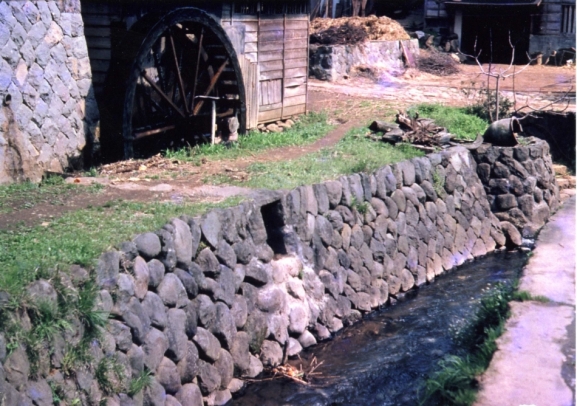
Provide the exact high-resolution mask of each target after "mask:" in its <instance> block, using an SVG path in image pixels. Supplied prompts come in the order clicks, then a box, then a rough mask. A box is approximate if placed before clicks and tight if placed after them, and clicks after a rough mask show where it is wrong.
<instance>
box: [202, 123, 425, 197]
mask: <svg viewBox="0 0 577 406" xmlns="http://www.w3.org/2000/svg"><path fill="white" fill-rule="evenodd" d="M365 132H366V128H364V127H363V128H356V129H353V130H351V131H350V132H349V133H348V134H347V135H346V136H345V137H344V138H343V139H342V140H341V141H340V142H339V143H338V144H337V145H335V146H334V147H331V148H325V149H322V150H321V151H319V152H317V153H313V154H307V155H305V156H303V157H301V158H298V159H294V160H291V161H285V162H274V163H255V164H253V165H251V166H250V167H249V168H248V172H249V175H250V178H249V179H248V180H247V181H242V182H239V181H234V180H232V179H230V178H228V177H226V176H222V177H220V178H216V179H210V181H211V182H213V183H234V184H238V185H242V186H248V187H253V188H267V189H292V188H295V187H298V186H301V185H308V184H313V183H318V182H322V181H325V180H329V179H335V178H337V177H338V176H340V175H347V174H351V173H357V172H370V171H373V170H375V169H377V168H380V167H381V166H384V165H387V164H391V163H394V162H399V161H402V160H405V159H410V158H414V157H417V156H423V152H421V151H419V150H417V149H415V148H413V147H411V146H409V145H399V146H396V147H394V146H391V145H389V144H386V143H380V142H374V141H372V140H370V139H368V138H365V137H364V134H365Z"/></svg>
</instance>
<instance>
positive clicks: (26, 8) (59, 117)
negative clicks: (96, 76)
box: [0, 0, 98, 184]
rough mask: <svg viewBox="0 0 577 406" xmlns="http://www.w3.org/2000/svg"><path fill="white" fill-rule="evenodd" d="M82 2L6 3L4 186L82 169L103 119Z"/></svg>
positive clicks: (1, 124)
mask: <svg viewBox="0 0 577 406" xmlns="http://www.w3.org/2000/svg"><path fill="white" fill-rule="evenodd" d="M83 27H84V25H83V22H82V17H81V15H80V0H66V1H64V0H61V1H52V0H50V1H40V0H38V1H36V0H34V1H24V0H14V1H2V2H0V98H1V100H0V103H1V105H0V184H2V183H9V182H14V181H23V180H31V181H39V180H40V179H41V178H42V175H43V174H44V173H45V172H46V171H53V172H62V171H63V170H64V169H65V168H68V167H70V166H76V167H78V166H79V165H80V164H81V161H82V154H83V151H84V149H85V147H86V143H87V142H90V140H92V139H93V133H92V132H93V131H94V128H95V125H96V122H97V120H98V109H97V105H96V100H95V99H94V95H93V93H92V81H91V79H92V74H91V71H90V61H89V59H88V50H87V47H86V41H85V40H84V28H83Z"/></svg>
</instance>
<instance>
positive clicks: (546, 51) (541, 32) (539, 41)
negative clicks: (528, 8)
mask: <svg viewBox="0 0 577 406" xmlns="http://www.w3.org/2000/svg"><path fill="white" fill-rule="evenodd" d="M563 6H572V7H573V15H572V16H571V15H565V14H563ZM574 10H575V2H574V1H573V2H571V1H567V0H544V2H543V5H542V13H541V16H540V18H539V20H538V23H537V26H536V27H533V28H534V32H535V34H534V35H531V38H530V45H529V52H530V53H537V52H541V53H543V55H545V56H548V55H550V54H551V52H552V51H554V50H558V49H561V48H571V47H575V14H574ZM571 17H572V20H573V21H572V24H571V23H569V20H570V19H571ZM563 20H565V24H563ZM568 23H569V26H571V25H572V27H573V29H572V30H571V29H567V28H568V27H567V24H568ZM562 31H566V32H562Z"/></svg>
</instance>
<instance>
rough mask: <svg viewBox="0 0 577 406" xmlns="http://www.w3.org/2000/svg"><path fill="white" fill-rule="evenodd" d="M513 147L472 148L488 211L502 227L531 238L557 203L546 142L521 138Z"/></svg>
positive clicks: (485, 145) (557, 196) (556, 191)
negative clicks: (487, 200)
mask: <svg viewBox="0 0 577 406" xmlns="http://www.w3.org/2000/svg"><path fill="white" fill-rule="evenodd" d="M523 140H524V141H526V142H527V145H517V146H516V147H514V148H508V147H494V146H490V145H488V144H484V145H482V146H481V147H480V148H478V149H477V150H475V151H473V154H474V155H475V159H476V160H477V162H479V166H478V170H477V172H478V174H479V178H480V179H481V181H482V182H483V185H484V187H485V192H486V193H487V197H488V199H489V202H490V204H491V210H492V211H493V213H495V215H496V216H497V218H499V220H501V222H502V223H501V226H502V228H505V229H508V230H510V229H512V228H513V226H514V228H516V229H517V230H518V231H520V232H521V235H522V236H523V237H525V238H534V237H535V235H536V233H537V231H538V230H539V229H540V228H541V227H543V225H544V224H545V222H546V221H547V219H548V218H549V217H550V216H551V213H552V212H555V211H556V210H557V208H558V205H559V188H558V187H557V184H556V183H555V173H554V171H553V162H552V161H551V155H550V153H549V144H547V143H546V142H544V141H541V140H538V139H536V138H523Z"/></svg>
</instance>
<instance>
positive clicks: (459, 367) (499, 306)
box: [420, 282, 525, 405]
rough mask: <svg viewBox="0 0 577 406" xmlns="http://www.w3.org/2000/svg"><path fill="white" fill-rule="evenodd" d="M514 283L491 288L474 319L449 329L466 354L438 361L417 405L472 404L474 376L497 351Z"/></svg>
mask: <svg viewBox="0 0 577 406" xmlns="http://www.w3.org/2000/svg"><path fill="white" fill-rule="evenodd" d="M517 283H518V282H514V283H512V284H498V285H497V286H495V288H493V289H492V290H490V291H489V293H488V294H487V295H485V296H484V297H483V298H482V299H481V303H480V307H479V310H478V312H477V314H476V315H475V317H473V318H472V319H470V320H468V321H467V322H465V323H464V324H463V325H461V326H458V328H456V329H453V336H454V337H453V338H454V341H455V343H456V344H457V345H459V346H460V347H461V351H463V352H465V354H466V355H463V356H456V355H450V356H447V357H445V358H444V359H443V360H441V361H440V362H439V364H438V366H439V369H438V370H437V371H436V372H434V373H433V374H431V376H429V378H428V379H427V381H426V382H425V384H424V387H423V390H424V392H423V394H422V396H421V402H420V403H421V405H424V404H432V405H471V404H472V403H473V402H474V401H475V397H476V390H477V387H478V382H477V376H478V375H480V374H481V373H483V371H485V369H487V367H488V366H489V363H490V361H491V358H492V356H493V353H494V352H495V350H496V349H497V344H496V342H495V341H496V340H497V338H498V337H499V336H500V335H501V334H502V333H503V329H504V324H505V320H506V319H507V318H508V317H509V305H508V303H509V301H511V300H513V299H514V298H515V296H516V293H515V292H516V289H517ZM521 296H525V295H521Z"/></svg>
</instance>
